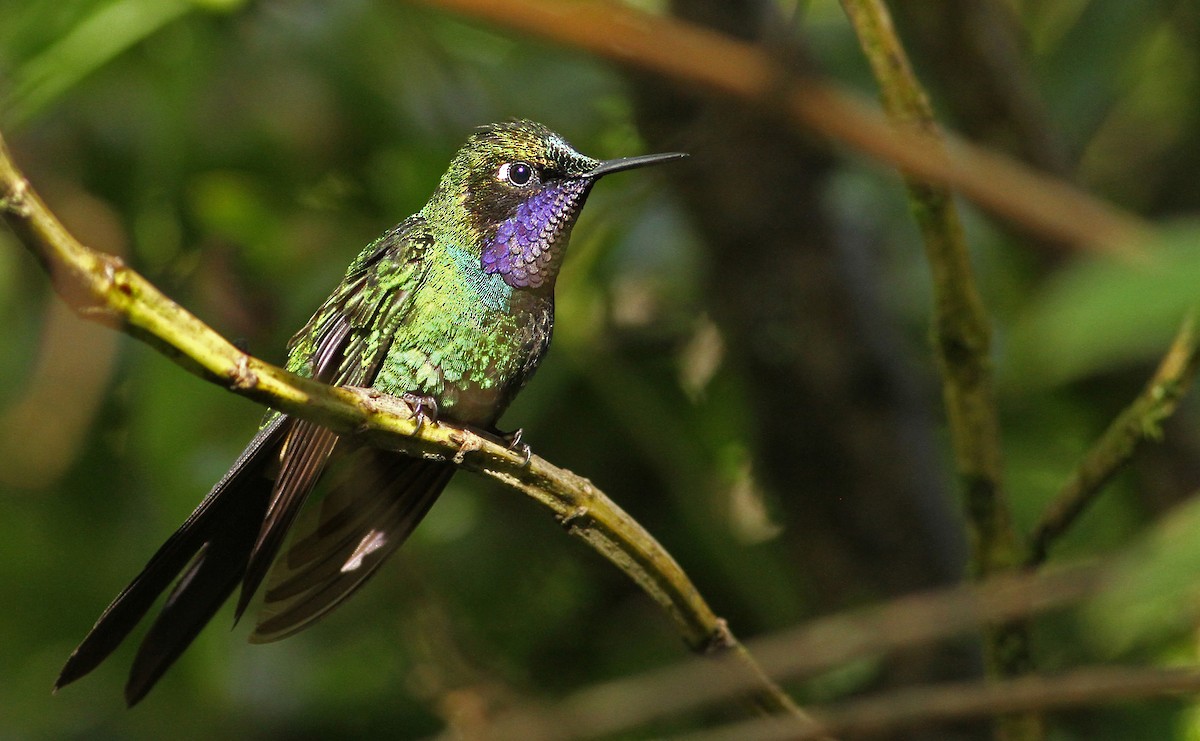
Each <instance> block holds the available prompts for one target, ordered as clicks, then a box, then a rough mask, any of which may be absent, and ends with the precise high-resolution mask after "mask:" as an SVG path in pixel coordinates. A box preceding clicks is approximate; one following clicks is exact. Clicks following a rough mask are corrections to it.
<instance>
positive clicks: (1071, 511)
mask: <svg viewBox="0 0 1200 741" xmlns="http://www.w3.org/2000/svg"><path fill="white" fill-rule="evenodd" d="M1198 367H1200V340H1198V339H1197V337H1196V327H1195V319H1194V316H1188V317H1187V318H1186V319H1184V321H1183V325H1182V326H1181V327H1180V328H1179V332H1178V333H1177V334H1176V335H1175V339H1174V341H1173V342H1172V343H1171V347H1170V349H1168V350H1167V353H1166V355H1164V356H1163V359H1162V361H1161V362H1160V363H1159V365H1158V368H1157V369H1156V370H1155V371H1154V375H1153V376H1151V377H1150V380H1149V381H1148V382H1147V383H1146V386H1145V388H1143V389H1142V392H1141V393H1140V394H1138V396H1137V398H1136V399H1134V400H1133V402H1132V403H1131V404H1130V405H1129V406H1128V407H1126V408H1125V409H1124V411H1122V412H1121V413H1120V414H1119V415H1117V418H1116V419H1114V420H1113V422H1112V424H1110V425H1109V426H1108V429H1106V430H1105V431H1104V433H1103V434H1102V435H1101V436H1100V439H1098V440H1097V441H1096V443H1095V444H1094V445H1092V447H1091V449H1089V450H1088V452H1087V454H1086V455H1084V457H1083V460H1081V461H1080V462H1079V464H1078V465H1077V466H1076V467H1075V470H1074V471H1073V472H1072V473H1071V476H1070V478H1068V479H1067V482H1066V483H1065V484H1064V485H1063V487H1062V489H1060V490H1059V492H1058V495H1057V496H1056V497H1055V499H1054V501H1053V502H1051V503H1050V505H1049V506H1048V507H1047V508H1046V510H1045V511H1044V512H1043V513H1042V516H1041V518H1040V519H1039V520H1038V522H1037V524H1036V525H1034V527H1033V530H1032V535H1031V537H1030V554H1029V559H1028V565H1029V566H1037V565H1039V564H1041V563H1042V562H1043V561H1045V560H1046V556H1047V554H1048V553H1049V550H1050V547H1051V546H1052V545H1053V543H1054V541H1055V540H1056V539H1057V538H1058V537H1059V536H1060V535H1062V534H1063V533H1064V532H1066V531H1067V529H1068V528H1070V527H1071V525H1073V524H1074V523H1075V521H1076V520H1077V519H1078V518H1079V516H1080V515H1081V514H1083V512H1084V510H1085V509H1087V507H1088V506H1089V505H1090V504H1091V503H1092V502H1093V501H1095V499H1096V497H1098V496H1099V494H1100V492H1101V490H1102V489H1103V488H1104V486H1105V485H1106V484H1107V483H1108V482H1109V481H1111V480H1112V477H1113V476H1115V475H1116V474H1117V472H1118V471H1120V470H1121V469H1122V468H1123V467H1124V466H1125V464H1127V463H1128V462H1129V460H1130V459H1131V458H1132V457H1133V455H1134V453H1136V452H1137V450H1138V448H1139V447H1141V445H1142V443H1144V442H1146V441H1147V440H1158V439H1160V438H1161V437H1162V423H1163V422H1164V421H1165V420H1166V419H1167V418H1168V417H1170V416H1171V415H1172V414H1174V413H1175V409H1176V408H1177V407H1178V406H1179V401H1180V399H1182V398H1183V396H1184V394H1186V393H1187V391H1188V389H1189V388H1190V387H1191V385H1192V381H1193V380H1194V379H1195V376H1196V371H1197V368H1198Z"/></svg>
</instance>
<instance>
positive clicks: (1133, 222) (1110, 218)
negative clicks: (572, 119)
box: [410, 0, 1152, 258]
mask: <svg viewBox="0 0 1200 741" xmlns="http://www.w3.org/2000/svg"><path fill="white" fill-rule="evenodd" d="M410 1H411V0H410ZM415 1H417V2H421V3H422V4H425V5H431V6H434V7H438V8H443V9H445V10H450V11H454V12H457V13H461V14H463V15H466V16H470V17H472V18H477V19H479V20H483V21H487V22H490V23H494V24H496V25H499V26H503V27H507V28H510V29H514V30H517V31H522V32H525V33H529V34H532V35H534V36H538V37H540V38H544V39H548V40H550V41H554V42H557V43H560V44H564V45H566V46H569V47H573V48H576V49H581V50H583V51H586V52H589V53H591V54H594V55H596V56H598V57H601V58H603V59H608V60H610V61H614V62H618V63H621V64H626V65H630V66H633V67H637V68H640V69H644V70H649V71H652V72H656V73H658V74H661V75H664V76H667V77H671V78H673V79H676V80H678V81H680V82H683V83H686V84H691V85H699V86H701V87H704V88H707V89H710V90H716V91H718V92H722V93H727V94H731V95H736V96H738V97H741V98H747V99H750V100H755V101H760V102H762V103H764V104H766V105H768V106H770V107H772V108H776V109H779V110H782V111H784V112H785V113H787V114H788V115H789V116H790V117H791V118H792V119H793V120H794V121H795V122H797V123H799V124H801V125H803V126H806V127H808V128H809V129H811V130H813V131H816V132H817V133H819V134H821V135H822V136H826V137H829V138H830V139H833V140H834V141H838V142H841V143H843V144H846V145H849V146H850V147H853V148H854V149H856V150H858V151H860V152H863V153H865V154H867V155H869V156H871V157H874V158H876V159H880V160H882V161H884V162H887V163H888V164H891V165H894V166H896V167H898V168H900V169H902V170H904V171H905V172H908V173H910V174H912V175H914V176H918V177H920V178H923V179H925V180H928V181H931V182H936V183H941V184H944V185H947V186H950V187H952V188H954V189H955V190H957V191H959V192H961V193H962V194H964V195H965V196H967V197H968V198H970V199H972V200H974V201H975V202H976V203H978V204H980V205H981V206H983V207H984V208H986V209H988V210H990V211H993V212H995V213H997V214H999V215H1001V216H1004V217H1005V218H1008V219H1012V220H1014V221H1016V222H1018V223H1021V224H1024V225H1025V226H1027V227H1029V228H1031V229H1034V230H1036V231H1038V232H1039V233H1041V234H1044V235H1045V236H1047V237H1050V238H1052V239H1056V240H1061V241H1062V242H1064V243H1067V244H1070V245H1073V246H1076V247H1080V248H1089V249H1096V250H1105V251H1114V252H1118V253H1120V254H1124V255H1126V256H1140V257H1142V258H1144V257H1146V255H1145V253H1144V251H1143V250H1142V249H1141V246H1140V245H1141V243H1143V242H1145V241H1147V240H1148V239H1149V237H1150V233H1151V232H1152V227H1151V226H1150V225H1148V224H1146V223H1145V222H1144V221H1142V220H1141V219H1139V218H1138V217H1137V216H1134V215H1132V214H1129V213H1127V212H1124V211H1121V210H1120V209H1118V208H1117V207H1115V206H1113V205H1111V204H1108V203H1105V202H1103V201H1101V200H1099V199H1097V198H1095V197H1093V196H1090V195H1088V194H1086V193H1084V192H1083V191H1081V190H1079V189H1077V188H1075V187H1073V186H1071V185H1070V184H1068V183H1066V182H1064V181H1062V180H1058V179H1055V178H1053V177H1050V176H1047V175H1044V174H1041V173H1038V172H1037V171H1035V170H1032V169H1031V168H1029V167H1027V166H1025V165H1022V164H1020V163H1018V162H1017V161H1015V160H1013V159H1011V158H1009V157H1005V156H1003V155H999V154H996V153H994V152H991V151H989V150H986V149H984V148H981V147H977V146H975V145H972V144H970V143H968V142H966V141H964V140H962V139H960V138H956V137H950V136H947V137H946V141H945V144H944V145H939V144H938V143H936V142H932V141H930V140H929V138H928V137H926V136H924V135H923V134H921V133H920V132H918V131H914V130H911V129H909V128H906V127H897V126H893V125H892V124H889V123H888V122H887V121H886V120H885V119H884V118H883V117H882V116H880V115H879V114H878V113H877V112H875V111H873V110H871V109H870V108H869V107H868V106H866V105H865V104H864V103H862V102H861V101H859V100H858V99H857V98H855V97H854V96H853V95H851V94H849V93H846V92H844V91H842V90H840V89H838V88H836V87H834V86H833V85H830V84H828V83H826V82H824V81H822V80H819V79H816V78H813V77H809V78H807V79H800V80H797V79H793V78H791V77H790V75H789V73H787V72H785V71H783V70H781V69H780V68H779V67H778V66H777V65H776V61H775V60H774V59H773V58H772V56H771V54H770V52H769V51H767V50H763V49H760V48H759V47H757V46H754V45H752V44H748V43H744V42H740V41H736V40H734V39H731V38H729V37H727V36H723V35H721V34H718V33H714V32H712V31H709V30H707V29H703V28H701V27H699V26H695V25H691V24H687V23H683V22H680V21H676V20H672V19H669V18H664V17H661V16H655V15H650V14H648V13H643V12H640V11H637V10H634V9H632V8H629V7H625V6H623V5H618V4H615V3H610V2H598V1H597V0H573V1H572V2H569V3H568V2H563V1H562V0H415Z"/></svg>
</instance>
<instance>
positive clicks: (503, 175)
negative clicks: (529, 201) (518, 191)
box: [496, 162, 533, 188]
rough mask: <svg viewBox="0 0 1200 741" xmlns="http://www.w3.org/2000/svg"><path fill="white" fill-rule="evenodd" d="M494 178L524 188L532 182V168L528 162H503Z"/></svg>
mask: <svg viewBox="0 0 1200 741" xmlns="http://www.w3.org/2000/svg"><path fill="white" fill-rule="evenodd" d="M496 176H497V177H498V178H500V179H501V180H503V181H505V182H506V183H510V184H512V185H515V186H517V187H518V188H524V187H525V186H526V185H529V183H530V182H532V181H533V166H532V165H530V164H529V163H528V162H505V163H504V164H503V165H500V170H499V171H498V172H497V173H496Z"/></svg>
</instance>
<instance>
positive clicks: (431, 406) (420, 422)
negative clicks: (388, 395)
mask: <svg viewBox="0 0 1200 741" xmlns="http://www.w3.org/2000/svg"><path fill="white" fill-rule="evenodd" d="M400 398H401V399H403V400H404V401H405V403H407V404H408V406H409V408H410V409H412V413H413V417H414V418H415V419H416V420H417V427H416V429H414V430H413V434H414V435H416V434H417V433H418V432H420V431H421V428H422V427H424V426H425V423H426V422H429V423H430V424H435V425H436V424H437V421H438V404H437V399H435V398H433V397H432V396H426V395H423V394H414V393H411V392H405V393H403V394H401V395H400Z"/></svg>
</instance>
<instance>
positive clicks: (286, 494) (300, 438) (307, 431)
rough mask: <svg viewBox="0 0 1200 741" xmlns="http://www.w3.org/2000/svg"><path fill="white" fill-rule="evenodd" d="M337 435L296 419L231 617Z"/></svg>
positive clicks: (266, 565) (265, 566)
mask: <svg viewBox="0 0 1200 741" xmlns="http://www.w3.org/2000/svg"><path fill="white" fill-rule="evenodd" d="M337 441H338V437H337V435H336V434H334V433H333V431H332V430H330V429H328V428H326V427H320V426H318V425H315V424H312V423H311V422H298V423H296V425H295V427H293V428H292V430H291V431H290V432H289V433H288V435H287V439H286V441H285V442H284V449H285V450H286V451H287V452H286V453H285V454H284V456H283V461H282V465H281V467H280V469H279V475H278V476H277V477H276V478H275V488H274V491H273V492H272V495H271V504H270V506H269V507H268V508H267V513H266V517H265V519H263V521H262V522H261V529H260V530H259V532H258V537H257V539H256V540H255V541H254V546H253V548H252V549H251V551H250V556H249V562H248V563H247V564H246V576H245V578H244V579H243V581H242V592H241V595H240V596H239V597H238V602H237V609H236V611H235V612H234V619H235V620H240V619H241V617H242V613H243V612H245V611H246V607H247V606H248V605H249V604H250V600H251V598H252V597H253V596H254V593H255V591H257V590H258V586H259V585H260V584H261V583H262V580H263V577H265V576H266V575H267V571H268V570H270V568H271V563H272V562H273V561H274V560H275V555H276V554H277V553H278V552H279V547H280V546H281V545H282V544H283V539H284V536H285V535H287V532H288V529H289V528H291V526H292V523H293V522H294V521H295V519H296V515H297V514H298V513H299V512H300V509H301V506H302V505H303V503H304V500H305V499H306V498H307V497H308V495H309V494H311V493H312V490H313V487H314V486H316V483H317V479H318V478H320V476H321V472H322V470H323V469H324V468H325V462H326V461H327V460H328V459H329V456H330V454H332V453H333V448H334V446H335V445H337Z"/></svg>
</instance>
